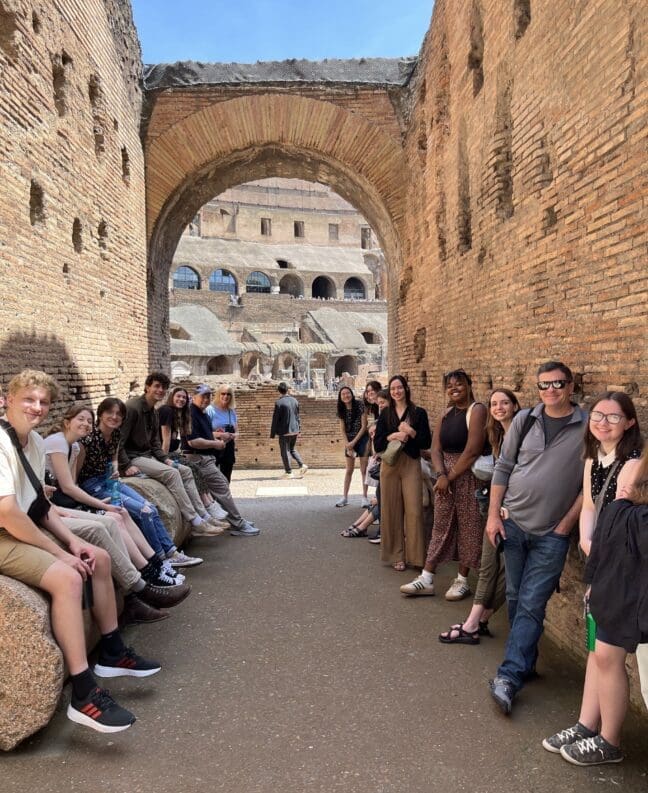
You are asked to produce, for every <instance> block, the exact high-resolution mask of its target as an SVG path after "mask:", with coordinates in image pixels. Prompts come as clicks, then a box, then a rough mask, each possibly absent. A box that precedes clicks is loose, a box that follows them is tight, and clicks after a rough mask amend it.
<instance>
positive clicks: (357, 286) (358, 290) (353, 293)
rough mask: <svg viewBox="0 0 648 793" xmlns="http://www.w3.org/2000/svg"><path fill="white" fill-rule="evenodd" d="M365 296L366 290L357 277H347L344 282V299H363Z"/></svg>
mask: <svg viewBox="0 0 648 793" xmlns="http://www.w3.org/2000/svg"><path fill="white" fill-rule="evenodd" d="M366 296H367V290H366V289H365V285H364V284H363V283H362V281H361V280H360V279H359V278H355V277H353V278H347V280H346V281H345V282H344V299H345V300H364V299H365V297H366Z"/></svg>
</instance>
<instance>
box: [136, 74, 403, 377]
mask: <svg viewBox="0 0 648 793" xmlns="http://www.w3.org/2000/svg"><path fill="white" fill-rule="evenodd" d="M260 90H265V91H266V93H263V94H261V93H259V94H252V93H250V94H246V95H245V96H239V97H237V98H235V99H229V100H226V101H214V102H213V103H212V104H210V105H208V106H207V107H203V108H202V109H200V110H197V111H196V112H195V113H193V114H190V115H188V116H185V117H184V118H182V119H181V120H180V121H178V123H176V124H174V125H172V126H170V127H168V128H166V129H164V130H163V131H160V132H157V134H156V131H155V130H154V129H153V130H152V125H151V123H149V125H148V127H147V133H146V139H145V141H144V144H145V148H146V151H147V196H148V205H147V224H148V236H149V264H148V267H149V273H148V282H149V290H148V299H149V313H148V318H149V339H150V360H151V363H152V364H155V365H164V364H165V363H166V361H167V360H168V354H169V353H168V334H167V329H168V295H166V294H165V292H166V284H167V277H168V276H167V274H168V272H169V270H170V267H171V262H172V259H173V254H174V252H175V249H176V247H177V244H178V241H179V239H180V236H181V234H182V231H183V229H184V228H185V227H186V226H187V225H188V224H189V222H190V221H191V219H192V218H193V217H194V215H195V214H196V212H197V210H198V209H199V208H200V207H201V206H202V205H203V204H205V203H206V202H207V201H209V200H210V199H211V198H212V197H213V196H215V195H218V194H220V193H222V192H224V191H225V190H226V189H228V188H229V187H233V186H235V185H237V184H242V183H244V182H248V181H253V180H256V179H263V178H268V177H277V176H281V177H285V178H295V179H304V180H307V181H313V182H321V183H322V184H326V185H328V186H329V187H331V189H332V190H334V191H335V192H336V193H337V194H338V195H340V196H341V197H342V198H344V199H345V200H346V201H348V202H349V203H351V204H352V205H353V206H355V207H356V208H357V210H358V211H359V212H361V213H362V214H363V215H364V217H365V218H366V219H367V222H368V223H369V224H370V225H371V227H372V228H373V229H374V230H375V232H376V236H377V237H378V240H379V241H380V244H381V248H382V249H383V251H384V252H385V257H386V261H387V262H388V266H389V267H390V268H393V270H394V272H395V273H398V271H399V270H400V265H401V243H400V239H399V235H398V231H397V229H398V227H399V225H400V223H401V222H402V221H403V220H404V217H405V211H406V201H405V195H406V188H407V184H408V165H407V161H406V158H405V156H404V152H403V149H402V143H401V140H400V136H398V135H394V134H393V133H392V131H390V130H389V129H388V128H387V127H385V128H383V127H382V126H381V125H380V124H379V123H373V122H370V121H369V120H368V119H367V118H365V117H363V116H362V115H361V114H357V113H351V112H350V111H349V110H347V109H345V108H344V107H342V106H341V105H337V104H334V102H333V101H324V100H319V99H317V100H316V99H310V98H307V97H304V96H296V95H291V94H287V93H281V94H279V93H273V92H272V91H271V90H268V89H261V88H260ZM359 141H360V142H361V145H360V144H359ZM396 281H397V279H396V278H394V279H391V280H390V284H391V283H392V282H394V283H395V282H396ZM390 297H391V295H390Z"/></svg>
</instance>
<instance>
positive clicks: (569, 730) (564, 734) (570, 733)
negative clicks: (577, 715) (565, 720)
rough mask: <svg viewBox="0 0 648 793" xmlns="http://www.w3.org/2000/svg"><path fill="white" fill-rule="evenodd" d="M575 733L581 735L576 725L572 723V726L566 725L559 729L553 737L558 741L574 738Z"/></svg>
mask: <svg viewBox="0 0 648 793" xmlns="http://www.w3.org/2000/svg"><path fill="white" fill-rule="evenodd" d="M576 735H581V733H580V732H579V730H578V726H577V725H574V726H573V727H566V728H565V729H564V730H560V732H557V733H556V735H555V737H556V738H557V739H558V740H559V741H568V740H569V739H570V738H574V737H575V736H576ZM583 737H584V736H583Z"/></svg>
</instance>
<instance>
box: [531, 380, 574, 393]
mask: <svg viewBox="0 0 648 793" xmlns="http://www.w3.org/2000/svg"><path fill="white" fill-rule="evenodd" d="M570 382H571V381H570V380H538V389H539V390H540V391H548V390H549V389H550V388H555V389H556V391H558V390H562V389H563V388H564V387H565V386H566V385H567V383H570Z"/></svg>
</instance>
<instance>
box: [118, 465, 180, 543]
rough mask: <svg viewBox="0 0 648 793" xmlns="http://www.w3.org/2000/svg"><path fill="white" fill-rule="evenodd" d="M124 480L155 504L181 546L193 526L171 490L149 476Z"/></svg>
mask: <svg viewBox="0 0 648 793" xmlns="http://www.w3.org/2000/svg"><path fill="white" fill-rule="evenodd" d="M122 481H123V482H124V484H126V485H128V486H129V487H132V488H133V490H136V491H137V492H138V493H139V494H140V495H141V496H143V497H144V498H146V499H148V500H149V501H152V502H153V504H155V506H156V507H157V510H158V512H159V513H160V517H161V518H162V523H164V525H165V526H166V529H167V531H168V532H169V534H170V535H171V537H172V539H173V541H174V543H175V544H176V545H177V546H178V548H180V547H181V546H182V545H183V544H184V542H185V540H187V539H188V537H189V534H190V533H191V528H190V526H189V525H188V524H187V523H186V521H185V520H183V518H182V515H181V514H180V508H179V507H178V503H177V502H176V500H175V498H173V496H172V495H171V492H170V491H169V490H168V489H167V488H166V487H165V486H164V485H163V484H160V482H157V481H156V480H155V479H150V478H148V477H147V478H144V477H141V476H130V477H125V478H124V479H123V480H122Z"/></svg>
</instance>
